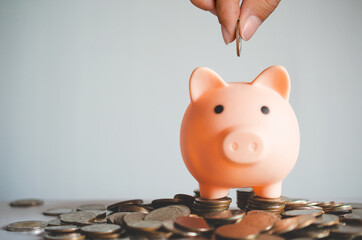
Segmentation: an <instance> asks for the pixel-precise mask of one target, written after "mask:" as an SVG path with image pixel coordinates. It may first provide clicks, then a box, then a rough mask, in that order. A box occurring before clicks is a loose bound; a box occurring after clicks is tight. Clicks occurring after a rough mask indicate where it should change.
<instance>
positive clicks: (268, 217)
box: [241, 211, 277, 232]
mask: <svg viewBox="0 0 362 240" xmlns="http://www.w3.org/2000/svg"><path fill="white" fill-rule="evenodd" d="M276 221H277V217H276V216H275V214H273V213H270V212H266V211H255V212H252V211H251V213H248V214H247V215H246V216H244V217H243V219H242V220H241V222H243V223H245V224H248V225H250V226H254V227H256V228H258V229H259V230H260V232H262V231H268V230H269V229H271V228H272V227H273V226H274V224H275V222H276Z"/></svg>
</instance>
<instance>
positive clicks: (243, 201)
mask: <svg viewBox="0 0 362 240" xmlns="http://www.w3.org/2000/svg"><path fill="white" fill-rule="evenodd" d="M254 195H255V194H254V191H253V189H252V188H248V189H241V188H239V189H237V190H236V201H237V202H236V204H237V206H238V208H240V209H242V210H246V207H247V205H248V201H249V199H250V198H251V197H252V196H254Z"/></svg>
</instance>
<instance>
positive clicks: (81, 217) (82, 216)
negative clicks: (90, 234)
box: [59, 211, 97, 223]
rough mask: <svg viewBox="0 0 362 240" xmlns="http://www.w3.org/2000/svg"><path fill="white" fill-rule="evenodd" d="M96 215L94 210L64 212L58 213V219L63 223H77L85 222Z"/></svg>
mask: <svg viewBox="0 0 362 240" xmlns="http://www.w3.org/2000/svg"><path fill="white" fill-rule="evenodd" d="M96 217H97V215H96V214H95V213H94V212H88V211H80V212H73V213H65V214H62V215H60V217H59V218H60V221H62V222H65V223H78V222H87V221H90V220H93V219H94V218H96Z"/></svg>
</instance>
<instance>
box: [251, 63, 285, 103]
mask: <svg viewBox="0 0 362 240" xmlns="http://www.w3.org/2000/svg"><path fill="white" fill-rule="evenodd" d="M251 84H252V85H263V86H265V87H268V88H271V89H273V90H274V91H276V92H277V93H279V94H280V95H281V96H282V97H283V98H284V99H285V100H287V101H288V100H289V93H290V80H289V75H288V72H287V70H286V69H285V68H284V67H282V66H278V65H275V66H271V67H269V68H267V69H265V70H264V71H263V72H262V73H260V74H259V76H257V77H256V78H255V80H254V81H253V82H252V83H251Z"/></svg>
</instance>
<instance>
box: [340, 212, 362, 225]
mask: <svg viewBox="0 0 362 240" xmlns="http://www.w3.org/2000/svg"><path fill="white" fill-rule="evenodd" d="M341 221H343V222H350V223H356V224H362V212H357V211H353V212H352V213H348V214H344V215H342V216H341Z"/></svg>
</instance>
